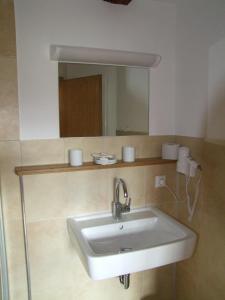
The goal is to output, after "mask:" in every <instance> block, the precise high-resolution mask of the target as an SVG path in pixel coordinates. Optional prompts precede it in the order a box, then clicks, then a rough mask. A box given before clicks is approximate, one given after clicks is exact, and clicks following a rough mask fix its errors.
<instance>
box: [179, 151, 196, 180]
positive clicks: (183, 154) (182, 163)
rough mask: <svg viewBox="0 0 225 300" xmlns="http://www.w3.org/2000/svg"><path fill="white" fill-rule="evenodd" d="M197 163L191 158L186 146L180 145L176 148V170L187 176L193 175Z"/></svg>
mask: <svg viewBox="0 0 225 300" xmlns="http://www.w3.org/2000/svg"><path fill="white" fill-rule="evenodd" d="M199 167H200V165H199V163H198V162H196V161H195V160H193V158H192V157H191V155H190V149H189V148H188V147H180V148H179V150H178V161H177V172H179V173H181V174H184V175H185V176H188V177H195V175H196V171H197V169H198V168H199Z"/></svg>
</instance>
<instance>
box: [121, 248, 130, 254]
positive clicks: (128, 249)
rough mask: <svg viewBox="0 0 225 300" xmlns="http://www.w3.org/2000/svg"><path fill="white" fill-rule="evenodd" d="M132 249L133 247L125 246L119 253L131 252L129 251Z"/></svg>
mask: <svg viewBox="0 0 225 300" xmlns="http://www.w3.org/2000/svg"><path fill="white" fill-rule="evenodd" d="M131 250H132V248H129V247H124V248H120V250H119V253H123V252H129V251H131Z"/></svg>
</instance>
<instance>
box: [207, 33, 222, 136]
mask: <svg viewBox="0 0 225 300" xmlns="http://www.w3.org/2000/svg"><path fill="white" fill-rule="evenodd" d="M208 88H209V89H208V90H209V99H208V122H207V133H206V137H207V138H208V139H217V140H225V38H223V39H221V40H220V41H219V42H217V43H215V44H214V45H212V46H211V47H210V49H209V87H208Z"/></svg>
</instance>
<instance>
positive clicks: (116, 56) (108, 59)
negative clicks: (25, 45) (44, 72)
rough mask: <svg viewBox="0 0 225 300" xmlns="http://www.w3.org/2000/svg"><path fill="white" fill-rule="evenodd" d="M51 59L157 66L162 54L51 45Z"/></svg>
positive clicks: (147, 66)
mask: <svg viewBox="0 0 225 300" xmlns="http://www.w3.org/2000/svg"><path fill="white" fill-rule="evenodd" d="M50 59H51V60H54V61H59V62H72V63H88V64H102V65H117V66H135V67H146V68H155V67H157V66H158V64H159V63H160V61H161V56H160V55H158V54H153V53H142V52H130V51H121V50H109V49H98V48H86V47H72V46H58V45H51V46H50Z"/></svg>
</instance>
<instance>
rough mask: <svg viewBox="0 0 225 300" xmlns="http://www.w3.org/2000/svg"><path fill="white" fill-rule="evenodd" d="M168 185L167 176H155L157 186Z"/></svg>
mask: <svg viewBox="0 0 225 300" xmlns="http://www.w3.org/2000/svg"><path fill="white" fill-rule="evenodd" d="M165 185H166V176H165V175H162V176H155V188H160V187H164V186H165Z"/></svg>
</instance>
